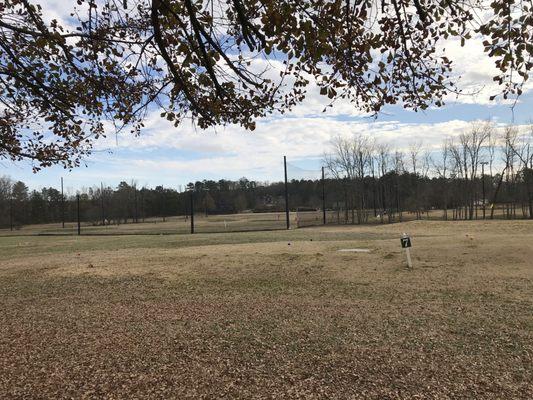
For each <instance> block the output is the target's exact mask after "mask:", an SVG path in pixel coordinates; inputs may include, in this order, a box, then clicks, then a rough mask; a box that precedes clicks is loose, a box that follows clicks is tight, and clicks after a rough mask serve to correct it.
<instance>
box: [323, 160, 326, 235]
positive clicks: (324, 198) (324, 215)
mask: <svg viewBox="0 0 533 400" xmlns="http://www.w3.org/2000/svg"><path fill="white" fill-rule="evenodd" d="M322 222H323V223H324V225H326V180H325V178H324V167H322Z"/></svg>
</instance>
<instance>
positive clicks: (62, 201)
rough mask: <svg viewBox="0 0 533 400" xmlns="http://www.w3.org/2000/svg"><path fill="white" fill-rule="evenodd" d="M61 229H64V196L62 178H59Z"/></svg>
mask: <svg viewBox="0 0 533 400" xmlns="http://www.w3.org/2000/svg"><path fill="white" fill-rule="evenodd" d="M61 227H62V228H63V229H64V228H65V196H64V195H63V177H61Z"/></svg>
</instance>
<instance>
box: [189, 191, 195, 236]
mask: <svg viewBox="0 0 533 400" xmlns="http://www.w3.org/2000/svg"><path fill="white" fill-rule="evenodd" d="M190 197H191V198H190V200H191V234H193V233H194V192H193V191H192V190H191V196H190Z"/></svg>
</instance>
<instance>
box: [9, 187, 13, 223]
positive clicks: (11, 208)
mask: <svg viewBox="0 0 533 400" xmlns="http://www.w3.org/2000/svg"><path fill="white" fill-rule="evenodd" d="M9 230H10V231H13V193H11V194H10V195H9Z"/></svg>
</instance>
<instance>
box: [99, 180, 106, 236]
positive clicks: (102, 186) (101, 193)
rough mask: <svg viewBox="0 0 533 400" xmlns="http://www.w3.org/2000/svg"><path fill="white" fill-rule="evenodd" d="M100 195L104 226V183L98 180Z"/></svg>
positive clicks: (103, 224) (103, 223)
mask: <svg viewBox="0 0 533 400" xmlns="http://www.w3.org/2000/svg"><path fill="white" fill-rule="evenodd" d="M100 197H101V200H102V226H105V209H104V184H103V183H102V182H100Z"/></svg>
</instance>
